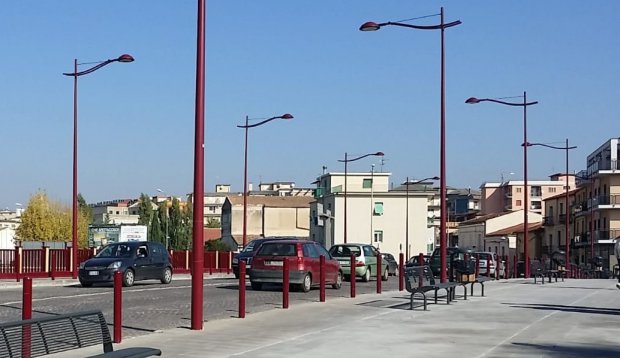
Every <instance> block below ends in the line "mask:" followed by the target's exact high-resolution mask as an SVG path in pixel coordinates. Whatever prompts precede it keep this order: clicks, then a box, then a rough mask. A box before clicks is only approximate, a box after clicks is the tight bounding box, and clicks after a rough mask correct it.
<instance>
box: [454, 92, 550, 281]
mask: <svg viewBox="0 0 620 358" xmlns="http://www.w3.org/2000/svg"><path fill="white" fill-rule="evenodd" d="M517 97H521V96H517ZM509 98H514V97H509ZM480 102H493V103H499V104H503V105H506V106H515V107H523V143H527V106H532V105H535V104H537V103H538V102H537V101H534V102H528V101H527V93H526V92H523V103H514V102H505V101H501V100H497V99H491V98H483V99H479V98H476V97H470V98H468V99H467V100H466V101H465V103H467V104H477V103H480ZM528 196H529V192H528V190H527V146H523V255H524V261H525V265H524V266H525V273H524V274H525V278H529V277H530V266H529V265H528V262H529V254H528V251H527V250H528V248H527V246H528V245H527V241H528V237H527V236H528V234H529V227H528V223H527V213H528V211H529V207H528Z"/></svg>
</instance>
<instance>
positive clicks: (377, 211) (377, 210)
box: [372, 202, 383, 216]
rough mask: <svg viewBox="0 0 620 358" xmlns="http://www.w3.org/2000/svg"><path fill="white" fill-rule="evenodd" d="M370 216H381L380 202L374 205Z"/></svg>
mask: <svg viewBox="0 0 620 358" xmlns="http://www.w3.org/2000/svg"><path fill="white" fill-rule="evenodd" d="M372 214H373V215H376V216H379V215H383V203H382V202H376V203H375V207H374V208H373V211H372Z"/></svg>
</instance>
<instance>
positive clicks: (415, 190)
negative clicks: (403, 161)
mask: <svg viewBox="0 0 620 358" xmlns="http://www.w3.org/2000/svg"><path fill="white" fill-rule="evenodd" d="M390 175H391V174H390V173H376V172H374V173H373V172H370V173H347V196H346V198H347V199H346V202H347V242H348V243H368V244H370V243H372V245H374V246H375V247H377V248H378V249H379V250H380V251H382V252H388V253H391V254H393V255H398V254H399V253H400V252H403V253H405V252H406V251H407V250H406V248H407V245H408V246H409V247H408V249H409V250H408V251H409V256H412V255H414V254H415V255H417V254H418V253H420V252H422V253H428V252H432V250H433V248H434V229H433V226H432V220H433V217H432V216H429V199H430V198H432V197H433V196H434V192H433V191H432V187H431V186H430V185H424V186H415V185H411V187H410V190H409V196H408V197H407V192H406V191H405V190H402V188H401V189H399V190H389V187H390ZM344 179H345V176H344V173H326V174H323V175H321V176H320V177H319V178H317V180H316V181H315V182H314V183H315V184H316V185H317V189H316V194H315V196H316V201H315V202H313V203H312V205H311V213H310V217H311V224H310V238H311V239H312V240H314V241H318V242H320V243H322V244H323V245H325V247H327V248H329V247H331V246H332V245H334V244H341V243H344V231H345V230H344V212H345V211H344V206H345V195H344V181H345V180H344ZM407 213H408V215H407ZM431 215H432V214H431ZM407 223H408V228H407ZM407 233H408V238H407Z"/></svg>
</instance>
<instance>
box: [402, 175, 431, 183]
mask: <svg viewBox="0 0 620 358" xmlns="http://www.w3.org/2000/svg"><path fill="white" fill-rule="evenodd" d="M427 180H439V177H438V176H434V177H428V178H424V179H420V180H416V181H406V182H404V183H402V184H401V185H416V184H420V183H423V182H425V181H427Z"/></svg>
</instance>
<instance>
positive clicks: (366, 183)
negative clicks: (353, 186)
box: [362, 179, 372, 189]
mask: <svg viewBox="0 0 620 358" xmlns="http://www.w3.org/2000/svg"><path fill="white" fill-rule="evenodd" d="M362 188H364V189H370V188H372V179H364V181H363V182H362Z"/></svg>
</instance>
